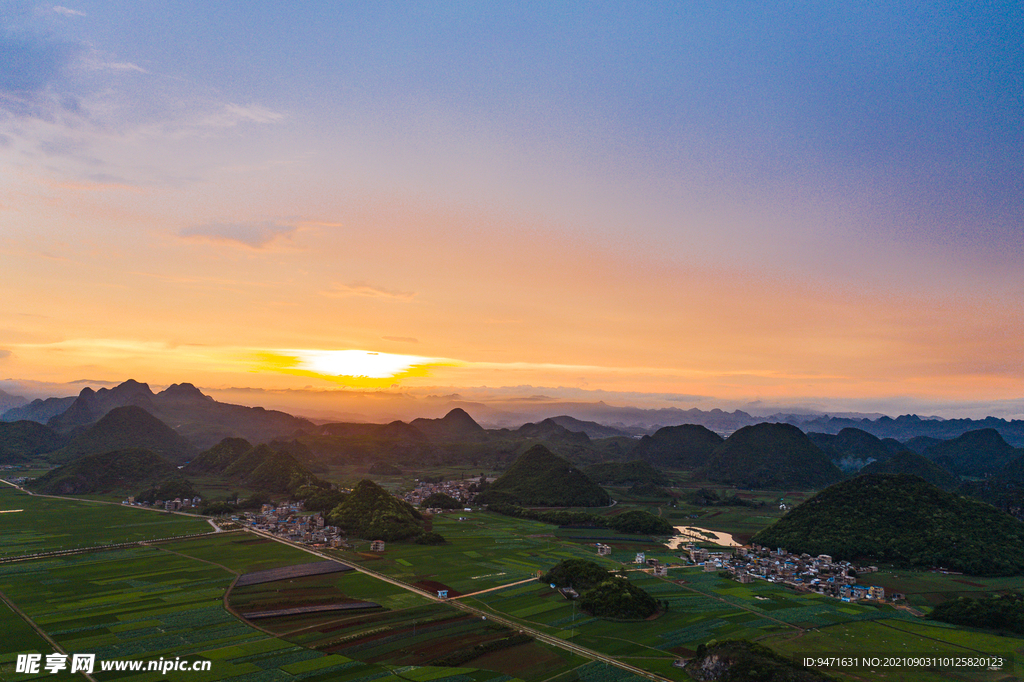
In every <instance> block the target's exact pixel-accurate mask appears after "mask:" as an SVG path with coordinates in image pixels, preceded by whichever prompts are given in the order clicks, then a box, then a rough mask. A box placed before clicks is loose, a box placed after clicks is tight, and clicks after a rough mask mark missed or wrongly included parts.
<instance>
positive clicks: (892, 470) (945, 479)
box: [859, 450, 960, 490]
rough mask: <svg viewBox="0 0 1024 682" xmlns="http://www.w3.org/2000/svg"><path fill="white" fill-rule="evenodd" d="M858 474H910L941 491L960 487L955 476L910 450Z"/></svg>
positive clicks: (869, 465) (869, 466)
mask: <svg viewBox="0 0 1024 682" xmlns="http://www.w3.org/2000/svg"><path fill="white" fill-rule="evenodd" d="M859 473H860V474H912V475H914V476H920V477H921V478H923V479H924V480H926V481H928V482H929V483H931V484H932V485H935V486H938V487H940V488H942V489H943V490H955V489H956V488H958V487H959V486H960V479H959V477H957V476H956V475H955V474H952V473H950V472H949V471H947V470H946V469H943V468H942V467H941V466H939V465H938V464H936V463H935V462H933V461H931V460H930V459H928V458H927V457H925V456H924V455H919V454H917V453H916V452H911V451H910V450H904V451H903V452H897V453H896V454H895V455H893V456H892V457H890V458H889V459H886V460H879V461H876V462H872V463H871V464H868V465H867V466H865V467H864V468H863V469H861V470H860V472H859Z"/></svg>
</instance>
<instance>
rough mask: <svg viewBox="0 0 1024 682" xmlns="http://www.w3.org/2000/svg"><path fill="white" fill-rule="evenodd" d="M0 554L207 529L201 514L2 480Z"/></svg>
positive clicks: (160, 536) (72, 546) (83, 545)
mask: <svg viewBox="0 0 1024 682" xmlns="http://www.w3.org/2000/svg"><path fill="white" fill-rule="evenodd" d="M19 509H20V510H21V511H8V513H4V514H0V558H3V557H9V556H16V555H20V554H35V553H37V552H48V551H55V550H68V549H75V548H80V547H96V546H102V545H110V544H117V543H122V542H138V541H140V540H153V539H159V538H167V537H176V536H180V535H190V534H193V533H208V532H210V531H211V530H212V528H211V527H210V524H209V523H207V522H206V520H205V519H202V518H194V517H190V516H183V515H180V514H171V513H166V512H159V511H153V510H146V509H139V508H127V507H122V506H121V505H119V504H108V503H105V502H84V501H79V500H65V499H60V498H54V497H45V496H42V495H29V494H28V493H25V492H22V491H21V490H18V489H17V488H13V487H11V486H10V485H7V484H0V510H19Z"/></svg>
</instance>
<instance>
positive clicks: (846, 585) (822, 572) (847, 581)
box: [687, 544, 903, 601]
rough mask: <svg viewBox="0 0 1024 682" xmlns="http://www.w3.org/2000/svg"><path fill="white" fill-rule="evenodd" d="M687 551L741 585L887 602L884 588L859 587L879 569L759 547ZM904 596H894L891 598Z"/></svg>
mask: <svg viewBox="0 0 1024 682" xmlns="http://www.w3.org/2000/svg"><path fill="white" fill-rule="evenodd" d="M687 551H688V554H689V558H690V560H691V561H692V562H693V563H695V564H698V565H703V566H704V570H705V571H706V572H713V571H725V572H727V573H728V574H729V575H731V576H732V577H733V578H734V579H735V580H737V581H738V582H741V583H750V582H753V581H754V580H755V579H757V580H765V581H767V582H772V583H781V584H783V585H786V586H788V587H792V588H794V589H797V590H801V591H805V592H817V593H818V594H823V595H825V596H828V597H834V598H836V599H842V600H843V601H858V600H862V599H868V600H872V601H885V588H883V587H878V586H865V585H858V584H857V579H858V577H859V576H862V575H864V574H869V573H874V572H876V571H877V570H878V567H877V566H854V565H853V564H851V563H850V562H849V561H833V559H832V557H830V556H829V555H827V554H820V555H818V556H816V557H812V556H811V555H809V554H792V553H790V552H787V551H786V550H785V549H782V548H781V547H780V548H778V549H770V548H768V547H762V546H760V545H756V544H755V545H751V546H750V547H739V548H737V549H736V551H735V553H727V552H710V551H709V550H707V549H705V548H703V547H698V546H696V545H690V546H688V547H687ZM902 596H903V595H900V594H895V595H891V598H892V599H893V600H896V599H900V598H902Z"/></svg>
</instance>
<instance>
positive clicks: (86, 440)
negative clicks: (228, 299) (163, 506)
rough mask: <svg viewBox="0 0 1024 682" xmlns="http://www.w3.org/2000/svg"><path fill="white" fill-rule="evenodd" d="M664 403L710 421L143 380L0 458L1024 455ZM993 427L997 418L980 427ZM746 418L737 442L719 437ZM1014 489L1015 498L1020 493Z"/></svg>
mask: <svg viewBox="0 0 1024 682" xmlns="http://www.w3.org/2000/svg"><path fill="white" fill-rule="evenodd" d="M604 407H605V408H608V409H610V407H609V406H604ZM61 408H63V409H61ZM615 409H618V408H615ZM655 412H656V413H657V414H658V415H659V416H662V417H665V416H668V415H674V416H675V417H676V418H687V419H694V420H699V421H703V422H704V423H705V424H710V426H707V425H704V424H700V423H692V424H679V425H671V426H665V427H662V428H659V429H658V430H656V431H655V432H654V433H653V434H648V435H644V436H643V437H642V438H637V435H638V434H637V433H636V430H635V429H630V428H620V427H619V426H614V425H611V426H609V425H605V424H601V423H598V422H595V421H589V420H584V419H580V418H578V417H575V416H570V415H567V414H561V415H557V416H553V417H546V418H544V419H539V420H537V421H534V422H529V423H526V424H522V425H520V426H518V427H517V428H514V429H509V428H501V429H486V428H484V427H483V426H481V425H480V424H479V423H478V422H477V421H476V420H475V419H474V418H473V417H472V416H471V415H470V414H469V412H467V411H466V410H465V409H462V408H459V407H456V408H453V409H451V410H450V411H449V412H448V413H447V414H446V415H444V416H443V417H440V418H436V419H425V418H419V419H413V420H411V421H410V422H408V423H406V422H402V421H394V422H391V423H388V424H365V423H329V424H314V423H313V422H310V421H308V420H306V419H303V418H300V417H295V416H292V415H289V414H287V413H284V412H277V411H273V410H265V409H263V408H260V407H245V406H241V405H230V404H227V403H221V402H218V401H216V400H214V399H213V398H211V397H210V396H207V395H205V394H203V393H202V392H201V391H200V390H199V389H197V388H196V387H195V386H193V385H191V384H187V383H182V384H174V385H172V386H169V387H168V388H166V389H165V390H163V391H160V392H157V393H154V392H153V391H152V390H151V389H150V388H149V386H148V385H147V384H144V383H140V382H137V381H132V380H129V381H126V382H124V383H123V384H120V385H118V386H116V387H114V388H110V389H107V388H103V389H99V390H95V391H94V390H93V389H91V388H85V389H83V390H82V391H81V393H80V394H79V395H78V396H77V397H74V398H51V399H47V400H37V401H34V402H32V403H29V404H27V405H22V406H20V407H16V408H13V409H11V410H8V411H7V412H6V413H5V415H4V418H5V419H10V418H11V417H20V418H22V419H20V420H18V421H13V422H12V421H5V422H0V464H16V463H23V462H26V461H29V460H33V459H39V458H44V459H46V460H49V461H50V462H51V463H54V464H65V463H69V462H72V461H75V460H77V459H79V458H81V457H85V456H89V455H95V454H103V453H108V452H114V451H122V450H132V449H144V450H148V451H150V452H153V453H155V454H156V455H159V456H160V457H162V458H164V459H166V460H167V461H169V462H171V463H172V464H176V465H177V464H184V463H186V462H194V463H195V465H196V466H206V467H210V466H211V464H210V459H209V457H208V456H206V457H204V458H200V457H197V456H198V455H199V453H200V452H201V451H204V450H205V451H206V454H207V455H209V454H210V453H214V452H219V451H218V450H217V448H221V450H223V449H224V448H225V447H227V446H224V443H223V442H222V441H224V439H225V438H227V439H233V440H229V441H227V442H229V443H236V444H239V443H244V444H245V445H244V447H245V449H246V450H250V449H254V446H253V445H250V444H253V443H256V444H258V443H271V444H272V446H273V449H274V451H275V452H280V453H287V454H288V455H289V456H290V457H291V458H292V460H293V462H294V463H295V464H296V465H297V466H301V468H302V469H303V470H304V471H307V472H323V471H326V467H327V466H329V465H339V464H341V465H356V466H357V467H358V466H365V467H366V470H367V471H369V470H370V468H372V467H376V468H377V470H380V468H381V467H392V468H395V467H397V468H398V469H401V468H403V467H409V468H413V469H416V468H423V467H425V466H457V467H476V466H481V467H483V466H492V467H497V468H499V469H506V468H508V469H509V470H511V468H512V464H513V462H515V461H516V460H517V458H519V457H520V456H521V455H523V454H524V453H526V452H528V451H530V450H531V448H534V447H535V446H537V445H542V446H543V447H544V448H545V450H550V451H551V454H552V456H557V457H558V458H561V459H562V460H565V461H567V462H571V463H572V464H571V465H570V466H573V467H577V466H578V467H581V468H582V467H588V466H592V465H596V464H600V463H605V462H620V463H622V462H627V461H631V460H632V461H635V462H643V463H645V465H647V466H653V467H657V468H661V469H668V470H686V471H690V472H692V474H691V476H692V477H693V480H701V479H703V480H707V481H709V482H712V483H719V484H725V485H734V486H738V487H743V488H776V487H778V488H805V489H806V488H820V487H823V486H826V485H829V484H830V483H834V482H835V481H838V480H840V479H841V478H843V477H844V475H852V474H856V473H857V472H859V471H861V470H862V469H864V472H865V473H870V472H876V471H877V472H886V473H915V474H918V475H921V476H923V477H925V478H926V479H928V480H929V481H931V482H933V483H935V484H937V485H940V486H942V487H946V488H951V487H953V486H954V485H955V484H956V482H957V478H958V477H964V478H965V479H979V478H980V479H987V478H990V477H993V479H996V478H999V477H1000V476H1003V475H1004V470H1005V469H1006V468H1007V467H1008V465H1009V464H1010V463H1012V462H1013V461H1015V459H1017V458H1019V457H1020V456H1021V454H1022V452H1024V451H1022V450H1020V449H1017V448H1014V447H1013V442H1015V441H1013V440H1012V439H1013V438H1018V439H1024V422H1021V421H1010V422H1007V421H1005V420H1001V419H993V418H988V419H985V420H978V421H976V420H964V419H962V420H939V419H921V418H919V417H915V416H904V417H899V418H897V419H890V418H888V417H880V418H878V419H850V418H848V417H842V418H832V417H806V416H799V415H798V416H793V415H776V417H777V418H779V419H783V418H784V419H791V420H792V421H799V422H800V424H801V428H798V427H797V426H795V425H793V424H792V423H790V422H789V421H771V420H768V421H758V419H757V418H756V417H753V416H751V415H749V414H747V413H745V412H741V411H736V412H732V413H727V412H723V411H721V410H711V411H709V412H704V411H701V410H696V409H694V410H678V409H669V410H657V411H655ZM25 417H28V419H25ZM43 422H45V424H44V423H43ZM745 422H751V423H745ZM851 424H855V425H856V426H854V425H851ZM979 424H986V425H988V426H980V427H979V428H973V429H971V428H969V427H972V426H974V427H978V425H979ZM734 426H735V427H737V428H736V429H735V430H734V431H732V432H731V433H729V434H728V438H723V437H722V435H720V434H719V433H717V432H716V429H719V430H722V432H723V433H725V432H726V431H728V430H729V429H731V428H732V427H734ZM811 429H819V430H817V431H814V430H811ZM964 429H966V430H964ZM891 434H898V436H899V437H897V436H894V435H891ZM901 439H902V440H901ZM1018 442H1019V441H1018ZM217 444H220V445H217ZM215 445H217V447H214V446H215ZM240 447H242V446H241V445H240ZM911 453H917V454H918V455H920V456H921V457H911V456H909V455H910V454H911ZM837 467H838V468H837ZM865 467H868V468H866V469H865ZM290 468H291V464H288V463H282V462H278V464H277V465H275V466H274V467H271V469H274V470H276V471H278V472H279V473H280V472H285V473H287V471H288V470H289V469H290ZM214 469H215V467H214ZM214 469H211V471H213V470H214ZM840 469H841V470H842V471H840ZM194 471H195V472H196V473H198V470H194ZM634 473H635V472H632V473H630V474H629V475H626V474H622V473H621V472H618V473H615V475H614V476H613V475H612V474H611V473H609V472H602V476H603V477H604V478H608V480H615V479H617V480H623V481H625V480H632V478H634V477H636V476H634ZM620 474H621V475H620ZM289 477H290V474H289ZM609 477H610V478H609ZM642 478H643V479H645V480H638V481H636V482H638V483H644V484H652V485H660V484H659V483H655V482H654V481H655V479H654V477H653V476H652V475H651V474H650V472H648V473H647V474H645V475H644V476H643V477H642ZM646 479H650V480H646ZM658 480H663V479H658ZM1010 483H1011V484H1012V485H1014V486H1015V485H1017V484H1016V483H1014V482H1013V481H1012V480H1011V481H1010ZM975 487H976V488H979V489H980V488H981V487H979V486H975ZM982 487H984V486H982ZM984 488H985V490H988V491H993V490H996V488H995V487H994V486H987V487H984ZM1004 488H1005V486H1004ZM1000 495H1001V497H1000V499H1001V500H1004V499H1005V498H1006V495H1005V494H1004V493H1000ZM1014 499H1016V498H1014ZM1002 506H1004V507H1006V508H1009V507H1012V506H1013V502H1012V500H1011V501H1004V503H1002Z"/></svg>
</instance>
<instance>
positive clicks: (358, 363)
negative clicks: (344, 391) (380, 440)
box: [259, 349, 461, 386]
mask: <svg viewBox="0 0 1024 682" xmlns="http://www.w3.org/2000/svg"><path fill="white" fill-rule="evenodd" d="M259 360H260V369H262V370H269V371H276V372H285V373H289V374H301V375H306V376H316V377H322V378H326V379H331V380H335V381H342V382H344V383H346V384H350V385H355V386H378V385H380V386H383V385H389V384H390V382H392V381H394V380H397V379H402V378H406V377H414V376H417V377H422V376H428V375H429V373H430V369H431V368H432V367H454V366H457V365H459V364H461V363H459V362H458V361H456V360H449V359H446V358H430V357H423V356H419V355H399V354H395V353H381V352H377V351H369V350H358V349H347V350H307V349H282V350H276V351H266V352H263V353H260V354H259Z"/></svg>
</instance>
